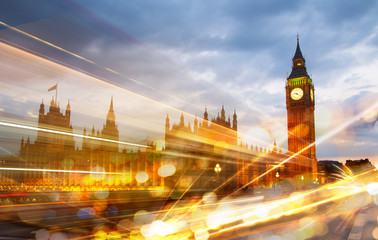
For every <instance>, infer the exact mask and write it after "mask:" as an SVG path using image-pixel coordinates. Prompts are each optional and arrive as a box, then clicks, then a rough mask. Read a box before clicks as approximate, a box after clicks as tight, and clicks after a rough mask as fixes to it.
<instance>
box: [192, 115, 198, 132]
mask: <svg viewBox="0 0 378 240" xmlns="http://www.w3.org/2000/svg"><path fill="white" fill-rule="evenodd" d="M193 130H194V133H197V132H198V119H197V114H196V116H195V117H194V126H193Z"/></svg>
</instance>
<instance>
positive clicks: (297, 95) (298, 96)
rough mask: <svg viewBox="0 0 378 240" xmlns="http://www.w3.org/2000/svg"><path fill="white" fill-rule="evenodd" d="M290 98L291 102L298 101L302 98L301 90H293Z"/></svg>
mask: <svg viewBox="0 0 378 240" xmlns="http://www.w3.org/2000/svg"><path fill="white" fill-rule="evenodd" d="M290 96H291V98H292V99H293V100H299V99H301V98H302V97H303V90H302V88H294V89H293V90H291V93H290Z"/></svg>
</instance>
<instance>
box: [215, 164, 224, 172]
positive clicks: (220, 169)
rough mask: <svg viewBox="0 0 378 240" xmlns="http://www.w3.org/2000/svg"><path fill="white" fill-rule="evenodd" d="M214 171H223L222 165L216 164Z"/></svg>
mask: <svg viewBox="0 0 378 240" xmlns="http://www.w3.org/2000/svg"><path fill="white" fill-rule="evenodd" d="M214 171H215V172H216V173H217V174H219V173H220V172H221V171H222V168H221V167H220V165H219V163H217V164H216V165H215V168H214Z"/></svg>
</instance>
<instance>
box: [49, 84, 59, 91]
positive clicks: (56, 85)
mask: <svg viewBox="0 0 378 240" xmlns="http://www.w3.org/2000/svg"><path fill="white" fill-rule="evenodd" d="M57 87H58V84H55V85H54V86H52V87H51V88H49V92H50V91H52V90H56V88H57Z"/></svg>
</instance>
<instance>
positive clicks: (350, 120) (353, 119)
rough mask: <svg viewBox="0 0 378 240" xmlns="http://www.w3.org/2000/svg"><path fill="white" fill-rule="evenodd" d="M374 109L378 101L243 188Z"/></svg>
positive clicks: (377, 105)
mask: <svg viewBox="0 0 378 240" xmlns="http://www.w3.org/2000/svg"><path fill="white" fill-rule="evenodd" d="M376 107H378V101H377V102H376V103H375V104H373V105H372V106H370V107H369V108H367V109H365V110H364V111H363V112H360V113H359V114H357V115H356V116H354V117H352V118H351V119H349V121H346V122H344V123H343V124H341V125H340V126H338V127H336V128H335V129H333V130H332V131H330V132H328V133H326V134H324V135H322V136H320V138H319V139H318V140H316V141H315V142H313V143H311V144H309V145H307V146H306V147H304V148H303V149H301V150H300V151H298V152H297V153H295V154H294V155H292V156H291V157H289V158H287V159H285V160H284V161H282V162H280V163H279V164H278V165H275V166H274V167H272V168H271V169H269V170H268V171H266V172H265V173H263V174H261V175H260V176H258V177H256V178H254V179H253V180H251V181H250V182H249V183H247V184H245V185H244V186H243V187H245V186H248V185H249V184H251V183H253V182H255V181H257V180H258V179H260V178H262V177H263V176H265V175H267V174H268V173H270V172H272V171H273V170H275V169H277V168H279V167H280V166H282V165H283V164H284V163H286V162H288V161H290V160H291V159H293V158H294V157H296V156H298V155H299V154H301V153H302V152H303V151H305V150H307V149H309V148H310V147H312V146H314V145H318V144H321V143H323V142H324V141H326V140H327V139H329V138H331V137H333V136H334V135H336V134H337V133H339V132H341V131H342V130H344V129H345V128H347V127H349V126H350V125H351V124H353V123H354V122H356V121H358V120H360V119H361V117H362V116H364V115H365V114H366V113H369V112H370V111H372V110H373V109H375V108H376ZM243 187H241V188H239V189H237V190H236V191H238V190H240V189H242V188H243Z"/></svg>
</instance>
